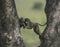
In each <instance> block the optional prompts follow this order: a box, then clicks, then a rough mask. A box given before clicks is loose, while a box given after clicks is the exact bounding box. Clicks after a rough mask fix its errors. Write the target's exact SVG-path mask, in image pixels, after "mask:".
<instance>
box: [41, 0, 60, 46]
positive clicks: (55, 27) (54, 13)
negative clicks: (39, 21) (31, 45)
mask: <svg viewBox="0 0 60 47" xmlns="http://www.w3.org/2000/svg"><path fill="white" fill-rule="evenodd" d="M45 13H46V17H47V26H46V29H45V30H44V32H43V34H42V42H41V45H40V47H60V0H46V6H45Z"/></svg>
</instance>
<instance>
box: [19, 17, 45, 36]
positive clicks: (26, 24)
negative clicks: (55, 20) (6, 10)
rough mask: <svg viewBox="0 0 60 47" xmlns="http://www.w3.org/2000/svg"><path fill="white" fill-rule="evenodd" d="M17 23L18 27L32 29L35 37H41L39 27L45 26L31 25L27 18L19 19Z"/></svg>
mask: <svg viewBox="0 0 60 47" xmlns="http://www.w3.org/2000/svg"><path fill="white" fill-rule="evenodd" d="M19 22H20V27H23V28H27V29H32V28H33V30H34V32H35V33H36V34H37V35H41V33H40V30H39V25H40V26H44V25H46V24H44V25H41V24H39V23H33V22H31V20H30V19H29V18H20V19H19Z"/></svg>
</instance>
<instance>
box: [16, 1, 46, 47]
mask: <svg viewBox="0 0 60 47" xmlns="http://www.w3.org/2000/svg"><path fill="white" fill-rule="evenodd" d="M15 2H16V8H17V12H18V16H19V17H24V18H29V19H30V20H31V21H32V22H37V23H40V24H45V23H46V15H45V12H44V7H45V4H46V1H45V0H15ZM39 27H40V32H41V33H42V32H43V31H44V29H45V27H46V26H39ZM21 34H22V37H23V40H24V43H25V45H26V47H37V46H38V45H40V40H39V36H38V35H37V34H36V33H35V32H34V31H33V29H23V28H21Z"/></svg>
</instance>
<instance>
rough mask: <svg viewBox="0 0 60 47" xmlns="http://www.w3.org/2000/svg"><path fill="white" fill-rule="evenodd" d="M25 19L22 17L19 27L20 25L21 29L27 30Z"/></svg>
mask: <svg viewBox="0 0 60 47" xmlns="http://www.w3.org/2000/svg"><path fill="white" fill-rule="evenodd" d="M24 22H25V19H24V18H23V17H21V18H20V19H19V25H20V28H21V27H23V28H25V23H24Z"/></svg>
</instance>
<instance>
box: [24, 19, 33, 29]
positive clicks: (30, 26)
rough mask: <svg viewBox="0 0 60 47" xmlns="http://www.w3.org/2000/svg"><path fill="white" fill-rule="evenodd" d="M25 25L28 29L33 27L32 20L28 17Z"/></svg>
mask: <svg viewBox="0 0 60 47" xmlns="http://www.w3.org/2000/svg"><path fill="white" fill-rule="evenodd" d="M25 27H26V28H27V29H31V28H32V22H31V21H30V19H28V18H25Z"/></svg>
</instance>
